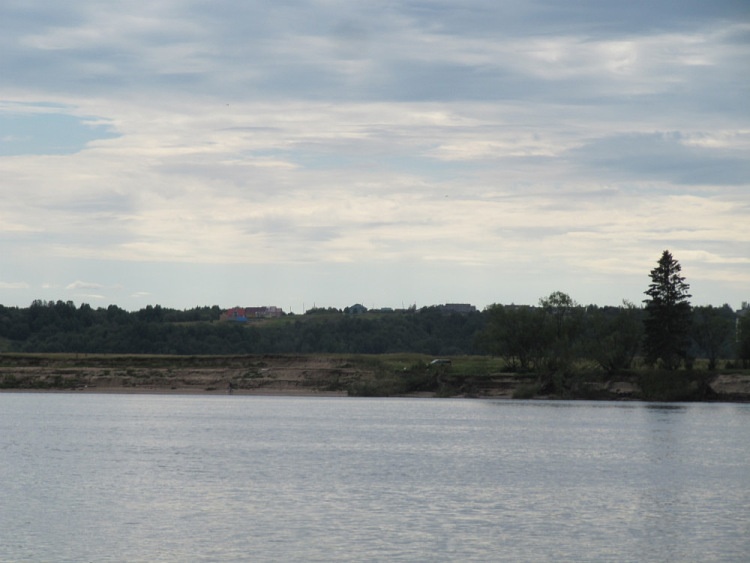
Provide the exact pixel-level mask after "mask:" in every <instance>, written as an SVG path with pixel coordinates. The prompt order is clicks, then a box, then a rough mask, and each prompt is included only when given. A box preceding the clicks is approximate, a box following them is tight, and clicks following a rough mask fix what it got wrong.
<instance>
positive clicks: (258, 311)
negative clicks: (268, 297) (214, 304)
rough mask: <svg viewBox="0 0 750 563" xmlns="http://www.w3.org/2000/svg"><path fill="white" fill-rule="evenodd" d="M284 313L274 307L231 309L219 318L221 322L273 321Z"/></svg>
mask: <svg viewBox="0 0 750 563" xmlns="http://www.w3.org/2000/svg"><path fill="white" fill-rule="evenodd" d="M283 314H284V312H283V311H282V310H281V309H280V308H279V307H275V306H273V305H272V306H264V307H232V308H231V309H227V310H226V311H224V312H223V313H221V315H220V316H219V320H221V321H234V322H238V323H245V322H247V321H248V320H250V319H274V318H277V317H280V316H281V315H283Z"/></svg>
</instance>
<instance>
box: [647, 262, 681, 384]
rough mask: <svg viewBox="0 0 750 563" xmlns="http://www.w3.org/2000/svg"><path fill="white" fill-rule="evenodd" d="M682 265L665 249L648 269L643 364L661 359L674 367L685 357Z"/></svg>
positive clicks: (667, 366)
mask: <svg viewBox="0 0 750 563" xmlns="http://www.w3.org/2000/svg"><path fill="white" fill-rule="evenodd" d="M681 271H682V266H680V263H679V262H677V260H675V259H674V258H673V257H672V254H671V253H670V252H669V251H668V250H665V251H664V252H663V253H662V255H661V258H660V259H659V263H658V265H657V267H656V268H654V269H653V270H651V274H650V276H651V284H650V285H649V287H648V290H646V292H645V293H646V295H648V297H649V298H648V299H645V300H644V303H645V304H646V318H645V319H644V329H645V339H644V342H643V348H644V353H645V359H646V363H647V364H649V365H654V364H655V363H656V362H657V360H661V362H662V364H663V366H664V367H665V368H666V369H669V370H674V369H677V368H678V367H679V366H680V363H681V362H682V361H684V360H685V359H686V356H687V351H688V347H689V346H690V322H691V316H692V312H691V307H690V301H689V298H690V297H692V296H691V295H690V294H689V293H688V289H690V286H689V285H688V284H686V283H685V278H684V277H683V276H681V275H680V273H681Z"/></svg>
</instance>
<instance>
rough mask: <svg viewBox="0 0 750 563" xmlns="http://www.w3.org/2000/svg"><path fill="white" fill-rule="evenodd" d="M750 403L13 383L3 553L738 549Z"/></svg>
mask: <svg viewBox="0 0 750 563" xmlns="http://www.w3.org/2000/svg"><path fill="white" fill-rule="evenodd" d="M748 412H750V406H748V405H704V404H695V405H692V404H691V405H670V404H641V403H601V402H591V403H589V402H539V401H529V402H502V401H479V400H426V399H425V400H410V399H371V400H370V399H332V398H299V397H295V398H283V397H247V396H239V397H238V396H232V397H229V396H224V397H192V396H191V397H187V396H105V395H101V396H96V395H72V394H71V395H52V394H50V395H37V394H12V395H2V394H0V453H1V455H0V483H2V484H1V485H0V487H2V489H1V490H0V493H1V494H2V501H3V507H2V510H0V540H1V541H0V561H44V560H50V561H51V560H54V561H84V560H90V561H107V560H115V561H123V560H148V561H187V560H189V561H248V560H252V561H353V560H355V561H364V560H377V561H503V560H505V561H539V560H567V561H601V560H617V561H668V560H672V561H707V560H715V561H743V560H746V554H747V553H750V539H748V538H750V534H748V531H749V530H748V524H747V522H748V521H749V520H750V511H749V509H748V507H749V506H750V472H748V470H747V468H748V467H750V432H748V431H749V430H750V418H748Z"/></svg>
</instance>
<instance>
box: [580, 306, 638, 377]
mask: <svg viewBox="0 0 750 563" xmlns="http://www.w3.org/2000/svg"><path fill="white" fill-rule="evenodd" d="M587 317H588V318H587V323H586V324H587V328H588V332H587V334H586V338H585V342H586V355H587V356H588V357H590V358H591V359H592V360H594V361H595V362H596V363H597V364H598V365H599V366H600V367H601V368H602V369H603V370H605V371H607V372H608V373H615V372H617V371H620V370H624V369H629V368H630V367H631V366H632V364H633V361H634V359H635V357H636V355H637V354H638V351H639V350H640V347H641V340H642V339H643V319H642V310H641V309H639V308H638V307H636V306H635V305H634V304H633V303H630V302H628V301H623V304H622V306H620V307H605V308H602V309H599V308H595V307H590V308H589V311H588V312H587Z"/></svg>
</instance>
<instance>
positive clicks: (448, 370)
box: [0, 354, 750, 403]
mask: <svg viewBox="0 0 750 563" xmlns="http://www.w3.org/2000/svg"><path fill="white" fill-rule="evenodd" d="M417 359H419V358H417ZM471 362H475V363H473V364H472V363H471ZM479 362H484V363H481V364H480V363H479ZM477 364H478V365H479V367H477ZM490 365H491V364H489V362H488V361H487V360H486V359H484V360H483V359H482V358H474V357H471V358H469V359H466V358H456V359H454V360H453V361H452V364H451V363H448V364H444V365H439V366H437V367H435V366H430V365H429V364H428V363H427V362H424V361H422V363H418V362H415V357H414V356H395V357H394V356H356V355H355V356H340V355H307V356H305V355H289V356H284V355H265V356H145V355H143V356H129V355H122V356H117V355H101V356H88V355H72V354H71V355H58V354H27V355H26V354H25V355H20V354H0V392H6V393H14V392H31V393H39V392H43V393H82V394H127V395H135V394H143V395H247V396H303V397H410V398H416V397H424V398H467V399H514V398H515V399H540V400H544V399H547V400H556V399H570V400H605V401H634V400H636V401H638V400H643V401H667V402H729V403H741V402H750V373H745V372H739V373H738V372H736V371H735V372H731V371H724V372H721V371H719V372H713V373H711V372H705V371H694V372H658V371H655V370H652V371H633V372H626V373H620V374H610V375H607V374H602V373H594V372H592V373H583V374H578V375H574V376H571V377H569V378H568V379H565V378H558V376H554V375H552V376H549V375H543V374H542V375H539V374H524V373H507V372H502V371H500V370H498V369H497V368H496V367H495V368H492V367H490ZM558 379H559V380H558ZM230 389H231V393H230Z"/></svg>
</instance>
